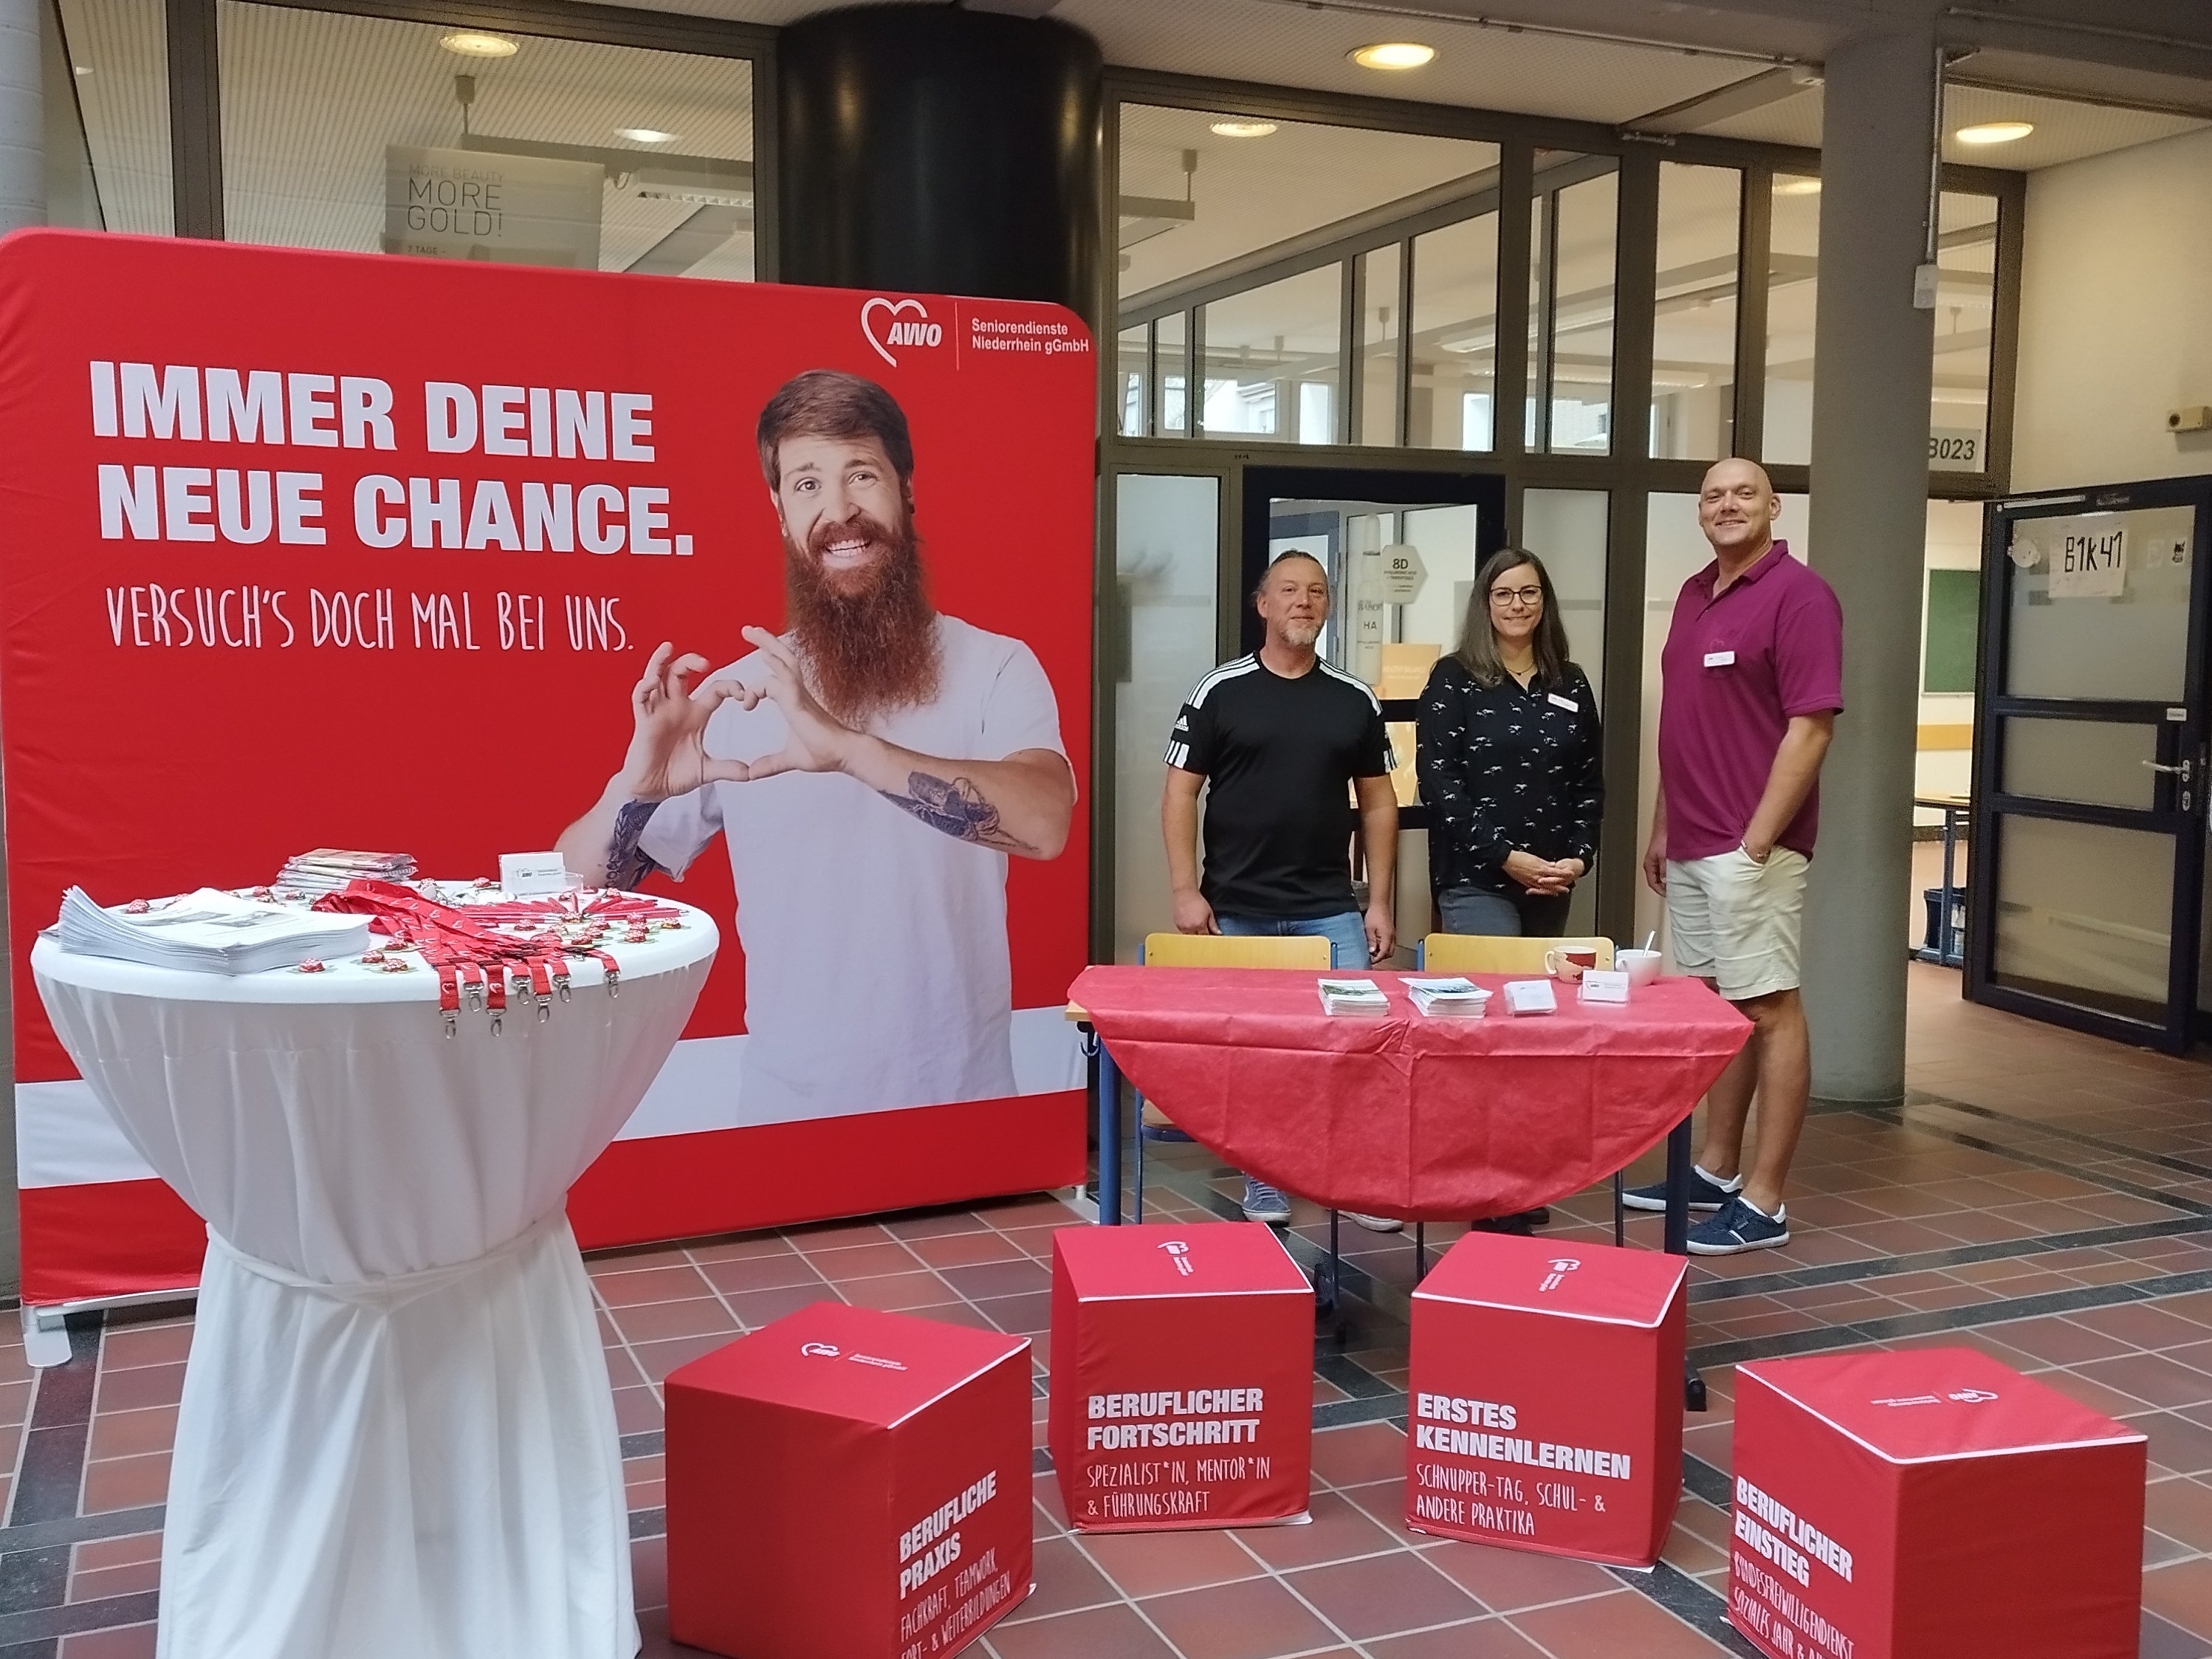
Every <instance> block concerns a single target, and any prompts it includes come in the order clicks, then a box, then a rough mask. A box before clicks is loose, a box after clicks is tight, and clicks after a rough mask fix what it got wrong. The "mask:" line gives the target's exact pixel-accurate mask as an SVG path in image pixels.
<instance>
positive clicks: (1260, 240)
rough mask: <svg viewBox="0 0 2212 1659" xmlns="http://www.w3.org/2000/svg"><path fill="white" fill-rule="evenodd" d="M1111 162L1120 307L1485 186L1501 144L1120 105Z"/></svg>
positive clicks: (1490, 179) (1491, 179)
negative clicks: (1457, 190) (1321, 235)
mask: <svg viewBox="0 0 2212 1659" xmlns="http://www.w3.org/2000/svg"><path fill="white" fill-rule="evenodd" d="M1118 159H1119V161H1120V180H1119V188H1120V192H1121V200H1120V203H1119V204H1118V205H1119V207H1120V220H1121V233H1120V237H1119V244H1120V252H1121V276H1120V286H1119V303H1120V304H1121V306H1122V307H1124V308H1126V307H1129V306H1131V305H1132V304H1137V303H1144V302H1146V301H1147V300H1164V299H1165V298H1167V297H1168V296H1169V295H1171V294H1172V293H1173V290H1174V289H1175V288H1176V285H1177V284H1178V283H1183V282H1185V281H1187V280H1188V279H1189V278H1191V277H1194V276H1197V275H1198V274H1199V273H1200V272H1203V271H1212V270H1218V269H1219V268H1220V267H1222V266H1224V265H1226V264H1229V263H1230V262H1231V261H1232V260H1238V259H1246V258H1250V257H1251V256H1253V255H1254V254H1256V253H1259V252H1261V251H1262V250H1265V249H1269V248H1273V247H1276V246H1279V245H1280V244H1282V243H1285V242H1287V241H1289V240H1291V239H1292V238H1306V237H1311V236H1313V235H1314V234H1315V233H1316V232H1322V231H1325V230H1327V229H1328V228H1333V227H1339V226H1343V227H1346V229H1347V230H1348V229H1349V223H1350V222H1352V221H1354V220H1364V221H1366V222H1369V223H1372V222H1374V219H1375V217H1376V216H1381V215H1384V214H1387V213H1388V212H1389V210H1390V208H1391V207H1392V205H1393V204H1398V203H1401V202H1404V201H1406V200H1407V198H1409V197H1422V198H1423V201H1424V204H1428V203H1430V202H1432V201H1433V199H1434V198H1435V196H1436V193H1437V192H1438V191H1443V192H1446V193H1447V194H1448V193H1449V191H1450V189H1451V188H1452V187H1454V186H1460V185H1463V186H1464V187H1466V188H1467V189H1468V191H1475V190H1479V189H1480V188H1482V187H1483V186H1484V185H1486V184H1494V183H1495V179H1496V172H1497V167H1498V146H1497V145H1495V144H1490V143H1475V142H1472V141H1469V140H1466V139H1459V138H1432V137H1424V136H1422V135H1419V134H1416V133H1407V132H1384V131H1376V130H1373V129H1368V128H1361V127H1337V126H1324V125H1318V124H1316V123H1313V122H1306V121H1283V120H1261V119H1255V118H1252V117H1250V116H1239V115H1230V114H1224V113H1223V112H1219V111H1209V110H1198V109H1167V108H1163V107H1161V106H1157V105H1149V104H1124V105H1122V106H1121V141H1120V152H1119V157H1118Z"/></svg>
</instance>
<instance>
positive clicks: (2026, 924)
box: [1967, 478, 2212, 1053]
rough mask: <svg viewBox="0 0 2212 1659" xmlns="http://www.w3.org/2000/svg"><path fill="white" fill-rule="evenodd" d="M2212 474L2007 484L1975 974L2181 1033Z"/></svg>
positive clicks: (1971, 948)
mask: <svg viewBox="0 0 2212 1659" xmlns="http://www.w3.org/2000/svg"><path fill="white" fill-rule="evenodd" d="M2209 529H2212V479H2206V478H2191V479H2173V480H2166V481H2161V482H2158V483H2142V484H2130V485H2126V486H2123V487H2119V488H2116V489H2092V490H2082V491H2077V492H2072V493H2069V494H2066V495H2052V496H2043V497H2039V498H2036V499H2034V500H2029V501H2010V502H2004V503H2001V504H1999V505H1998V506H1996V507H1995V508H1993V509H1992V511H1991V513H1990V520H1989V527H1988V538H1987V540H1986V543H1985V544H1984V550H1983V569H1984V582H1983V596H1984V611H1983V638H1984V648H1983V654H1982V671H1981V698H1980V708H1981V710H1982V718H1981V720H1980V721H1979V724H1978V732H1977V735H1976V752H1975V777H1976V786H1975V794H1976V799H1977V801H1978V811H1977V813H1976V821H1975V825H1974V856H1973V862H1972V866H1971V873H1970V878H1969V880H1970V886H1969V895H1968V927H1969V940H1968V963H1967V975H1968V982H1967V994H1968V996H1970V997H1971V998H1972V999H1973V1000H1976V1001H1980V1002H1987V1003H1990V1004H1993V1005H1995V1006H2000V1007H2005V1008H2010V1009H2013V1010H2015V1012H2021V1013H2027V1014H2033V1015H2035V1016H2037V1017H2038V1018H2045V1019H2050V1020H2052V1021H2054V1022H2056V1023H2057V1024H2064V1025H2069V1026H2072V1027H2074V1028H2075V1029H2077V1030H2088V1031H2094V1032H2098V1033H2100V1034H2103V1035H2106V1036H2116V1037H2119V1038H2121V1039H2123V1040H2124V1041H2127V1042H2138V1043H2142V1044H2146V1045H2149V1046H2153V1047H2157V1048H2165V1049H2166V1050H2168V1051H2170V1052H2177V1053H2178V1052H2179V1051H2180V1050H2181V1049H2183V1048H2186V1047H2187V1046H2188V1044H2189V1042H2190V1039H2191V1027H2192V1025H2194V1024H2197V1014H2198V1009H2199V998H2198V987H2197V981H2198V978H2199V973H2200V961H2199V958H2200V955H2201V953H2202V951H2203V946H2202V943H2201V940H2202V933H2201V931H2200V930H2201V929H2202V927H2203V922H2204V915H2203V909H2204V899H2205V882H2206V872H2205V857H2204V854H2205V830H2206V804H2205V803H2206V781H2207V780H2206V763H2207V759H2208V757H2207V752H2206V745H2207V735H2208V733H2207V710H2206V697H2205V689H2206V688H2205V679H2206V660H2205V659H2206V649H2207V637H2206V636H2207V612H2208V608H2212V586H2208V580H2207V577H2206V575H2205V572H2204V548H2205V544H2206V538H2207V533H2208V530H2209Z"/></svg>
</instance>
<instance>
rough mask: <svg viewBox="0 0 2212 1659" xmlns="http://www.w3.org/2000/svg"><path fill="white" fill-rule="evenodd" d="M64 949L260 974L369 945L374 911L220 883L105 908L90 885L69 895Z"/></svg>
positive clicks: (196, 969) (156, 964) (158, 964)
mask: <svg viewBox="0 0 2212 1659" xmlns="http://www.w3.org/2000/svg"><path fill="white" fill-rule="evenodd" d="M58 931H59V933H60V935H61V942H62V948H63V949H64V950H67V951H76V952H78V953H79V954H80V955H83V956H94V957H118V958H119V959H121V960H122V961H125V962H138V963H145V964H146V965H147V966H148V967H149V968H178V969H185V970H187V971H189V972H193V973H202V974H258V973H264V972H266V971H267V970H268V969H272V968H292V967H296V966H297V965H298V964H299V963H302V962H306V961H308V960H310V959H311V958H312V959H314V960H318V961H319V960H321V959H323V958H325V957H346V956H353V955H356V954H357V953H358V952H360V951H366V950H367V949H368V917H367V916H325V915H315V914H313V912H310V911H307V910H302V909H299V908H295V907H292V906H287V905H278V904H261V903H257V902H254V901H253V900H252V899H244V898H240V897H239V896H238V895H236V894H235V893H226V892H223V891H222V890H220V889H218V888H214V887H203V888H201V889H200V890H199V891H197V893H187V894H185V896H183V897H182V898H176V899H161V900H156V901H154V902H150V903H149V902H146V901H144V900H139V901H137V902H135V903H133V904H130V905H124V906H121V907H118V908H114V909H102V908H100V906H99V905H97V904H94V902H92V901H91V899H89V898H88V897H87V896H85V892H84V890H83V889H82V887H72V888H70V890H68V891H67V892H66V893H64V894H63V895H62V913H61V917H60V921H59V923H58Z"/></svg>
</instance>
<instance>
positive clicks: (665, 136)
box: [615, 127, 677, 144]
mask: <svg viewBox="0 0 2212 1659" xmlns="http://www.w3.org/2000/svg"><path fill="white" fill-rule="evenodd" d="M615 137H617V138H627V139H629V141H630V143H633V144H672V143H675V142H676V137H677V135H676V134H674V133H672V132H663V131H661V130H660V129H659V127H617V128H616V129H615Z"/></svg>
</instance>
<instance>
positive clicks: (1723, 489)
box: [1698, 457, 1782, 563]
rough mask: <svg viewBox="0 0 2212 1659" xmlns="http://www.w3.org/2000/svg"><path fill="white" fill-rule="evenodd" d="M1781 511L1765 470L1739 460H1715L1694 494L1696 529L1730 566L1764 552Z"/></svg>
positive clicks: (1759, 466)
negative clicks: (1696, 516) (1696, 512)
mask: <svg viewBox="0 0 2212 1659" xmlns="http://www.w3.org/2000/svg"><path fill="white" fill-rule="evenodd" d="M1781 510H1782V503H1781V501H1780V500H1779V499H1778V497H1777V496H1776V495H1775V493H1774V485H1773V484H1772V483H1771V482H1770V481H1769V480H1768V478H1767V476H1766V469H1765V467H1763V466H1761V465H1759V463H1758V462H1757V461H1747V460H1744V459H1741V457H1737V458H1735V459H1729V460H1725V461H1716V462H1715V463H1714V464H1713V465H1712V466H1711V469H1710V470H1709V471H1707V472H1706V473H1705V483H1704V484H1703V485H1702V486H1701V487H1700V488H1699V491H1698V527H1699V529H1700V530H1702V531H1704V532H1705V539H1706V540H1707V541H1709V542H1711V544H1712V547H1713V551H1714V552H1715V553H1716V554H1717V555H1718V556H1720V557H1721V558H1723V560H1726V561H1728V562H1730V563H1734V562H1736V561H1739V560H1750V559H1756V558H1757V557H1759V555H1761V554H1762V553H1764V552H1765V551H1766V549H1767V545H1768V544H1769V543H1771V541H1772V540H1773V539H1774V521H1775V520H1776V519H1777V518H1778V517H1779V516H1780V514H1781Z"/></svg>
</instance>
